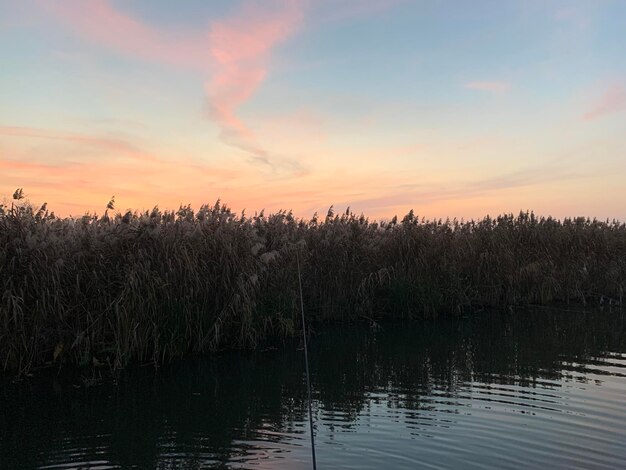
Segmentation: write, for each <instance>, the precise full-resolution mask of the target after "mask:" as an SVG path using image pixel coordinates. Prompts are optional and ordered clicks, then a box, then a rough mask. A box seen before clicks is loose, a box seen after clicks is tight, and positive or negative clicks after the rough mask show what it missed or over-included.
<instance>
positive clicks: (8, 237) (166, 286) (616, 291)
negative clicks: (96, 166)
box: [0, 190, 626, 375]
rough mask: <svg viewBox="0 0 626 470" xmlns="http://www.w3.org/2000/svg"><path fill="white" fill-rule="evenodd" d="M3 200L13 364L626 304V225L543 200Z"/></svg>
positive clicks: (7, 337) (8, 357) (19, 369)
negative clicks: (468, 211)
mask: <svg viewBox="0 0 626 470" xmlns="http://www.w3.org/2000/svg"><path fill="white" fill-rule="evenodd" d="M21 198H22V192H21V190H18V191H16V193H15V194H14V199H16V201H14V203H13V204H9V205H0V295H1V298H0V370H1V371H2V372H3V373H6V374H11V375H21V374H27V373H29V371H31V370H32V369H34V368H37V367H40V366H45V365H50V364H54V365H56V366H61V365H64V366H92V365H93V366H98V365H107V366H108V367H110V368H122V367H124V366H126V365H127V364H129V363H147V362H154V363H156V364H159V363H163V362H167V361H169V360H172V359H174V358H180V357H183V356H188V355H198V354H203V353H208V352H211V351H216V350H219V349H229V348H231V349H245V348H254V347H255V346H256V345H258V344H259V343H260V342H261V341H263V340H264V339H265V338H268V337H283V338H290V337H293V336H294V335H296V334H298V332H299V325H300V322H299V321H298V319H299V316H298V315H299V303H298V302H299V296H298V271H297V266H296V253H298V256H299V257H300V260H301V263H302V266H301V268H302V287H303V292H304V305H305V311H306V315H307V317H308V318H309V319H310V320H311V321H314V322H335V321H337V322H341V321H354V320H359V319H367V320H370V319H424V318H434V317H436V316H439V315H444V316H445V315H458V314H461V313H465V312H472V311H476V310H479V309H482V308H496V309H503V308H508V307H512V306H527V305H556V304H574V305H590V304H595V305H610V306H617V307H620V308H621V307H622V305H623V300H624V292H625V290H626V225H625V224H624V223H622V222H618V221H613V222H610V221H598V220H594V219H587V218H574V219H564V220H562V221H561V220H556V219H553V218H551V217H538V216H536V215H534V214H533V213H532V212H521V213H520V214H519V215H517V216H514V215H512V214H505V215H501V216H498V217H495V218H490V217H485V218H484V219H481V220H477V221H474V220H469V221H460V220H456V219H454V220H426V219H423V218H419V217H417V216H416V215H414V213H413V211H411V212H409V213H408V214H407V215H406V216H404V217H403V218H401V219H398V218H396V217H394V218H393V219H392V220H390V221H383V222H380V221H370V220H368V219H367V218H366V217H365V216H363V215H356V214H353V213H351V212H350V211H349V210H348V211H346V212H345V213H341V214H335V213H334V212H333V209H332V207H331V209H330V210H329V211H328V214H327V215H326V216H325V217H318V216H317V215H315V216H314V217H313V218H311V219H308V220H307V219H299V218H296V217H294V216H293V215H292V214H291V212H286V211H279V212H277V213H274V214H270V215H265V214H264V213H263V212H260V213H258V214H255V215H253V216H248V215H246V214H244V213H241V214H237V213H234V212H232V211H231V210H230V209H229V208H228V207H227V206H225V205H223V204H222V203H221V202H220V201H218V202H217V203H215V204H214V205H203V206H202V207H200V209H199V210H197V211H194V210H193V209H192V208H191V207H190V206H181V207H180V208H179V210H177V211H160V210H159V209H158V208H154V209H153V210H151V211H144V212H130V211H129V212H126V213H124V214H122V213H115V214H110V212H113V211H114V205H113V200H112V201H111V202H110V203H109V205H108V206H107V211H106V212H105V213H104V215H102V216H97V215H85V216H83V217H78V218H58V217H56V216H54V214H53V213H50V212H49V211H48V210H47V208H46V206H45V204H44V206H42V207H41V208H39V209H37V208H33V207H31V206H29V205H25V204H20V201H19V199H21Z"/></svg>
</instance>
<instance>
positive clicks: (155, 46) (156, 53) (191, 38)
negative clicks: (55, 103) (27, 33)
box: [41, 0, 208, 67]
mask: <svg viewBox="0 0 626 470" xmlns="http://www.w3.org/2000/svg"><path fill="white" fill-rule="evenodd" d="M41 6H42V7H43V8H45V9H47V10H48V11H50V12H51V13H53V14H54V15H55V16H56V17H57V18H58V19H59V20H61V21H62V22H63V23H64V24H66V25H67V26H69V27H70V28H71V29H72V30H74V31H75V32H76V33H78V34H80V35H81V36H82V37H84V38H86V39H88V40H89V41H90V42H93V43H96V44H100V45H102V46H105V47H107V48H110V49H113V50H116V51H118V52H120V53H123V54H125V55H128V56H132V57H139V58H142V59H144V60H148V61H153V62H164V63H168V64H174V65H179V66H186V67H199V66H200V67H201V66H203V65H204V63H205V62H206V55H207V53H206V50H207V48H208V38H207V35H206V34H205V33H204V32H188V31H164V30H161V29H158V28H155V27H152V26H150V25H147V24H144V23H142V22H141V21H139V20H137V19H134V18H132V17H131V16H129V15H128V14H126V13H124V12H122V11H119V10H117V9H116V8H115V7H113V6H112V5H111V4H110V3H109V2H108V1H107V0H64V1H58V2H41Z"/></svg>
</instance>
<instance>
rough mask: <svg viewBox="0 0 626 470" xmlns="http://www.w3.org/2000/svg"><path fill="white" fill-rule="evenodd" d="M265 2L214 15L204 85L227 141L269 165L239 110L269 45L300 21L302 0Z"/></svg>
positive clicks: (261, 76)
mask: <svg viewBox="0 0 626 470" xmlns="http://www.w3.org/2000/svg"><path fill="white" fill-rule="evenodd" d="M271 6H272V8H269V9H268V4H267V3H264V4H263V5H261V3H258V2H249V3H245V4H244V5H243V6H242V7H241V8H240V9H239V10H238V11H237V12H236V13H235V14H234V15H232V16H231V17H229V18H226V19H223V20H219V21H214V22H213V23H212V24H211V30H210V34H209V40H210V54H211V60H212V65H213V77H212V78H211V80H210V81H209V82H208V83H207V85H206V92H207V95H208V100H209V109H210V114H211V117H212V118H213V119H214V120H215V121H216V122H217V123H218V125H219V126H220V128H221V131H220V137H221V139H222V141H223V142H224V143H226V144H228V145H231V146H233V147H236V148H239V149H241V150H243V151H245V152H247V153H249V154H250V155H251V156H252V159H253V161H255V162H258V163H262V164H268V165H272V164H273V162H272V161H271V158H270V155H269V152H268V151H267V150H266V149H264V148H263V147H262V146H261V145H260V144H259V143H258V140H257V137H256V136H255V134H254V132H253V131H252V130H251V129H250V128H249V127H248V126H247V125H246V124H244V122H243V121H242V120H241V119H240V118H239V117H238V116H237V109H238V108H239V107H240V106H241V105H242V104H244V103H245V102H246V101H248V100H249V99H250V98H251V97H252V95H253V94H254V92H255V91H256V90H257V89H258V88H259V86H260V85H261V83H262V82H263V81H264V80H265V78H266V77H267V75H268V72H269V61H270V57H271V52H272V49H273V48H274V47H275V46H276V45H277V44H279V43H281V42H282V41H284V40H285V39H287V38H288V37H289V36H290V35H292V34H293V33H294V32H295V31H296V30H297V29H298V27H299V26H300V24H301V23H302V19H303V15H304V11H303V10H304V2H303V1H302V0H279V1H274V2H272V5H271Z"/></svg>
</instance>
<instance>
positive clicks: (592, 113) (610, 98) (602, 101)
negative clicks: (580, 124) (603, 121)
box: [583, 83, 626, 121]
mask: <svg viewBox="0 0 626 470" xmlns="http://www.w3.org/2000/svg"><path fill="white" fill-rule="evenodd" d="M622 111H626V85H624V84H623V83H615V84H613V85H611V86H609V87H608V88H607V89H606V90H605V91H604V92H603V93H602V95H600V97H598V99H597V100H596V101H595V102H594V103H593V104H592V105H591V106H590V108H589V110H588V111H587V112H586V113H585V114H583V119H584V120H585V121H593V120H594V119H599V118H601V117H604V116H608V115H610V114H614V113H619V112H622Z"/></svg>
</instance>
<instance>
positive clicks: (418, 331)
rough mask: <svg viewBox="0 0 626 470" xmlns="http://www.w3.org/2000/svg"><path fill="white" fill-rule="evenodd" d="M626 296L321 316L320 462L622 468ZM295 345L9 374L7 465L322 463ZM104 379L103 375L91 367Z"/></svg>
mask: <svg viewBox="0 0 626 470" xmlns="http://www.w3.org/2000/svg"><path fill="white" fill-rule="evenodd" d="M625 325H626V322H625V318H624V313H623V312H620V311H612V312H610V311H594V312H571V311H560V310H554V309H540V310H517V311H515V312H514V313H511V312H506V313H488V312H480V313H478V314H474V315H471V316H467V317H464V318H458V319H445V320H444V319H441V320H434V321H425V322H415V323H380V324H374V323H372V324H363V325H342V326H332V325H331V326H324V327H319V326H318V327H315V332H314V334H313V335H312V336H311V339H310V343H309V347H310V351H309V352H310V361H311V375H312V376H311V380H312V386H313V413H314V422H315V429H316V435H315V438H316V447H317V459H318V468H326V469H331V468H332V469H336V468H351V469H381V468H390V469H393V468H397V469H415V468H425V469H435V468H464V469H468V468H493V469H502V468H520V467H524V468H564V469H565V468H567V469H570V468H607V469H608V468H620V467H621V468H623V466H624V462H626V445H625V444H626V331H625V328H624V327H625ZM303 361H304V355H303V351H302V350H301V349H300V348H299V347H298V344H287V345H281V346H280V347H279V348H276V349H273V348H266V349H265V350H262V351H259V352H254V353H221V354H219V355H216V356H214V357H211V358H206V359H198V360H188V361H180V362H176V363H173V364H171V365H168V366H166V367H162V368H159V369H158V370H155V369H154V367H138V368H132V369H129V370H126V371H123V372H122V373H121V374H119V376H118V377H117V378H116V379H115V380H113V379H112V378H110V377H109V378H104V380H99V376H98V375H96V374H94V375H93V377H89V378H88V380H85V379H84V378H81V377H79V376H71V375H70V376H68V375H66V374H61V375H57V373H56V371H51V370H46V371H44V372H40V373H38V374H36V375H35V377H32V378H29V379H26V380H24V381H21V382H18V383H13V382H11V381H8V380H6V379H5V380H4V381H3V382H1V383H0V386H1V392H0V398H1V399H2V403H1V404H0V468H3V469H4V468H7V469H8V468H19V469H22V468H24V469H27V468H48V469H52V468H63V469H67V468H103V469H104V468H132V467H134V468H161V469H170V468H171V469H173V468H194V469H195V468H250V469H269V468H272V469H274V468H277V469H281V468H284V469H299V468H310V440H309V439H310V436H309V424H308V415H307V405H306V403H307V402H306V396H307V395H306V385H305V377H304V362H303ZM92 379H93V380H92Z"/></svg>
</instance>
